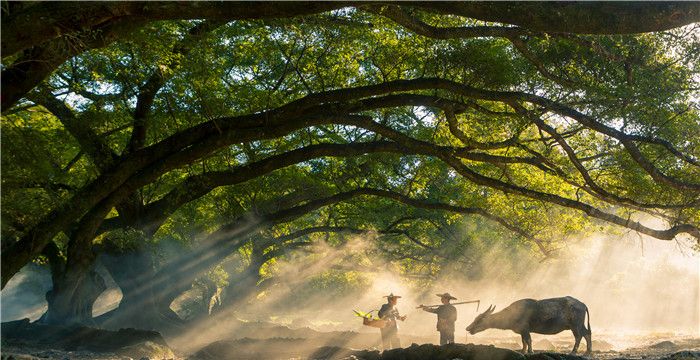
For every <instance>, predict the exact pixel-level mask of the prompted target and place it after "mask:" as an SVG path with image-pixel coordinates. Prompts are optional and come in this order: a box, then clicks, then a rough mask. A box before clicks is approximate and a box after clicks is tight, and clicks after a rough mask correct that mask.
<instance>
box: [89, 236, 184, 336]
mask: <svg viewBox="0 0 700 360" xmlns="http://www.w3.org/2000/svg"><path fill="white" fill-rule="evenodd" d="M100 259H101V261H102V263H103V264H104V265H105V267H106V268H107V269H108V270H109V272H110V274H111V275H112V278H114V281H115V282H116V283H117V285H118V286H119V288H120V289H121V291H122V300H121V302H120V303H119V306H118V307H117V308H116V309H114V310H112V311H110V312H108V313H106V314H103V315H101V316H99V317H98V318H97V319H96V321H97V322H98V323H99V324H100V325H101V326H103V327H105V328H112V329H119V328H123V327H134V328H139V329H147V330H158V331H165V332H167V330H168V329H172V328H173V327H178V326H180V325H181V324H182V320H181V319H180V317H179V316H178V315H177V314H176V313H175V312H174V311H173V310H172V309H170V303H171V302H172V300H170V301H168V299H164V298H163V297H162V296H159V295H158V294H159V292H158V291H156V289H154V286H153V285H154V283H153V278H154V276H155V270H154V264H153V256H152V255H151V253H150V252H149V251H148V249H142V248H139V249H135V250H129V251H124V252H115V251H112V252H109V253H104V254H102V255H101V257H100Z"/></svg>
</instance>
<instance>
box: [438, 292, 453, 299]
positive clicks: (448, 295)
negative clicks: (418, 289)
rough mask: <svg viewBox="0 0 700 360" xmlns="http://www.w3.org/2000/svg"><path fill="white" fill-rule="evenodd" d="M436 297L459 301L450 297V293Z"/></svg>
mask: <svg viewBox="0 0 700 360" xmlns="http://www.w3.org/2000/svg"><path fill="white" fill-rule="evenodd" d="M435 295H437V296H439V297H440V298H449V299H450V300H457V298H456V297H454V296H452V295H450V293H444V294H435Z"/></svg>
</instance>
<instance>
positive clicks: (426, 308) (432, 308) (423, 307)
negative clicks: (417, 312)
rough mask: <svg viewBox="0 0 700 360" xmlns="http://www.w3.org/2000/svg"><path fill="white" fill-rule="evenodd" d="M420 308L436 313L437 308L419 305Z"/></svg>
mask: <svg viewBox="0 0 700 360" xmlns="http://www.w3.org/2000/svg"><path fill="white" fill-rule="evenodd" d="M421 309H423V311H427V312H429V313H433V314H437V313H438V308H436V307H427V306H423V305H421Z"/></svg>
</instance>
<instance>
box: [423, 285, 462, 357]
mask: <svg viewBox="0 0 700 360" xmlns="http://www.w3.org/2000/svg"><path fill="white" fill-rule="evenodd" d="M436 295H437V296H439V297H440V300H441V301H442V305H440V306H438V307H430V306H425V305H422V304H421V306H420V308H422V309H423V310H424V311H427V312H430V313H433V314H437V316H438V321H437V331H439V332H440V345H445V344H452V343H454V342H455V321H457V309H456V308H455V307H454V306H453V305H451V304H450V300H457V298H455V297H454V296H452V295H450V293H444V294H436Z"/></svg>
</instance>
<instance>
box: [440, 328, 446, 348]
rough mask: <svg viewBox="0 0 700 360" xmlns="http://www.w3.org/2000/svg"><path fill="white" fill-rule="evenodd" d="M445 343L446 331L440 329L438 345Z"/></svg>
mask: <svg viewBox="0 0 700 360" xmlns="http://www.w3.org/2000/svg"><path fill="white" fill-rule="evenodd" d="M445 344H447V333H446V332H444V331H440V345H445Z"/></svg>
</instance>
